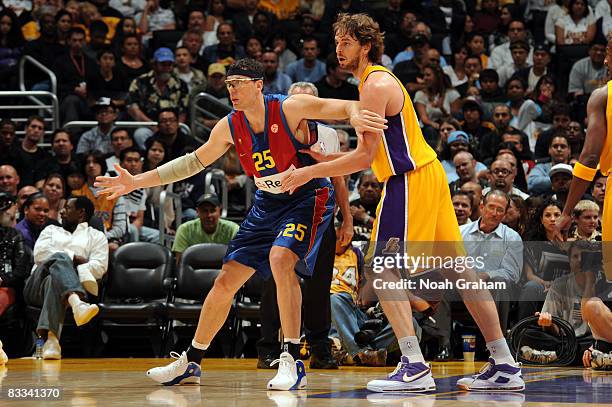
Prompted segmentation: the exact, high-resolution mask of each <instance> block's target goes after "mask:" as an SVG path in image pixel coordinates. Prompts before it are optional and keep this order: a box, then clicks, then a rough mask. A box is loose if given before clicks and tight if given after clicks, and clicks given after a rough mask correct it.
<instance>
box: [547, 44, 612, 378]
mask: <svg viewBox="0 0 612 407" xmlns="http://www.w3.org/2000/svg"><path fill="white" fill-rule="evenodd" d="M605 63H606V65H607V67H608V77H612V35H610V34H609V35H608V45H607V47H606V59H605ZM587 117H588V128H587V132H586V138H585V140H584V146H583V147H582V152H581V153H580V158H579V159H578V162H577V163H576V164H575V165H574V177H573V178H572V184H571V185H570V190H569V193H568V194H567V200H566V202H565V207H564V208H563V213H562V214H561V216H560V217H559V219H557V224H556V226H555V238H556V239H557V240H559V241H563V240H565V239H566V237H567V232H568V230H569V227H570V225H571V223H572V215H571V213H572V211H573V210H574V207H575V206H576V204H577V203H578V201H579V200H580V199H582V196H583V195H584V193H585V192H586V190H587V189H588V188H589V187H590V185H591V182H592V181H593V178H594V177H595V174H596V173H597V164H598V163H599V170H600V171H601V173H602V174H604V175H605V176H607V177H608V182H607V185H606V190H607V194H606V197H605V200H604V207H603V215H602V220H601V232H602V236H601V238H602V249H603V264H604V272H605V275H606V279H607V280H608V282H612V243H611V241H612V192H611V191H612V184H611V183H610V180H612V176H610V171H611V170H612V81H609V82H608V83H607V84H606V85H605V86H602V87H601V88H599V89H596V90H595V91H594V92H593V93H591V96H590V97H589V102H588V103H587ZM587 274H592V273H587ZM587 284H588V283H587ZM593 286H594V277H593V284H588V285H587V287H586V288H585V292H584V295H583V296H582V300H581V304H580V305H581V311H582V317H583V319H584V320H585V321H587V322H588V323H589V325H590V326H591V331H592V332H593V339H594V340H595V343H594V344H593V346H592V349H588V350H586V351H585V352H584V356H583V358H582V360H583V363H584V365H585V366H592V367H594V368H603V367H606V366H612V334H611V333H610V328H609V327H610V326H611V325H612V311H610V308H608V306H607V305H606V303H604V302H603V301H602V300H601V299H600V298H598V297H597V296H596V293H595V290H594V288H593Z"/></svg>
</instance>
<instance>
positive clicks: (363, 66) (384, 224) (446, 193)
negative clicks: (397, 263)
mask: <svg viewBox="0 0 612 407" xmlns="http://www.w3.org/2000/svg"><path fill="white" fill-rule="evenodd" d="M334 31H335V39H336V53H337V55H338V60H339V62H340V67H342V68H344V69H347V70H349V71H351V72H352V73H353V75H354V76H355V77H356V78H359V79H360V84H359V93H360V95H359V100H360V104H361V107H362V108H363V109H368V110H369V111H371V112H375V113H378V114H379V115H380V116H383V117H386V118H387V124H388V129H386V130H385V131H384V133H383V134H381V133H380V132H378V133H375V134H360V135H359V143H358V145H357V149H356V150H354V151H352V152H349V153H344V154H343V153H338V154H329V155H327V156H323V155H319V154H317V153H315V152H313V151H309V152H308V153H309V154H310V155H311V156H313V157H314V158H316V159H317V160H318V161H325V162H321V163H319V164H316V165H314V166H310V167H308V169H297V170H295V171H292V172H291V173H288V174H287V175H285V177H284V178H283V179H282V184H283V187H282V190H283V191H288V192H291V191H295V190H296V188H298V187H299V186H301V185H304V184H308V183H309V182H311V180H312V179H316V178H319V177H325V176H331V177H334V176H341V175H345V174H352V173H354V172H357V171H361V170H364V169H366V168H368V167H370V166H371V167H372V170H373V171H374V173H375V174H376V176H377V178H378V180H379V181H380V182H384V189H383V193H382V198H381V200H380V203H379V205H378V208H377V213H376V221H375V223H374V228H373V230H372V241H373V242H375V241H378V242H383V243H385V242H386V243H387V247H389V243H395V246H397V247H398V248H399V246H398V245H397V242H406V248H407V250H413V249H412V248H411V247H410V246H409V244H410V242H413V245H415V244H419V243H421V242H438V243H437V244H436V246H448V247H450V248H452V250H453V252H452V255H453V256H465V249H464V248H463V244H462V243H460V242H462V238H461V234H460V233H459V226H458V224H457V219H456V217H455V214H454V210H453V205H452V201H451V197H450V190H449V188H448V182H447V179H446V175H445V173H444V169H443V168H442V165H441V164H440V162H439V161H438V160H437V158H436V153H435V152H434V151H433V149H432V148H431V147H429V145H428V144H427V143H426V142H425V139H424V138H423V135H422V133H421V129H420V127H419V123H418V119H417V117H416V114H415V111H414V108H413V106H412V102H411V100H410V96H409V95H408V92H407V91H406V89H405V88H404V86H403V85H402V83H401V82H400V81H399V80H398V79H397V78H396V77H395V76H394V75H393V74H392V73H391V72H390V71H389V70H387V69H386V68H384V67H382V66H379V65H376V62H377V61H380V58H381V55H382V48H383V34H382V33H381V32H380V29H379V26H378V23H376V22H374V21H373V20H372V18H370V17H369V16H368V15H366V14H353V15H348V14H342V15H340V16H339V17H338V20H337V22H336V23H335V24H334ZM417 242H419V243H417ZM439 242H450V243H448V244H446V245H445V244H444V243H439ZM453 242H457V243H454V244H453ZM431 245H432V244H431V243H430V246H431ZM392 246H393V245H392ZM436 249H437V248H436ZM419 253H420V251H419ZM429 254H430V253H428V255H429ZM384 273H386V274H384V275H383V277H384V278H388V279H393V278H394V276H393V274H392V273H393V270H387V271H385V272H384ZM390 273H391V274H390ZM445 274H448V275H445V277H447V278H449V279H451V278H457V276H459V274H457V273H455V272H450V273H445ZM460 276H461V277H462V278H466V279H468V280H471V281H474V282H476V280H477V278H476V277H475V274H474V273H473V272H471V271H470V272H464V273H462V274H461V275H460ZM475 291H476V290H473V291H472V292H471V295H472V297H471V299H470V300H467V299H466V298H464V302H465V305H466V307H467V308H468V310H469V311H470V313H471V314H472V317H473V318H474V320H475V321H476V323H477V324H478V327H479V328H480V330H481V331H482V333H483V335H484V337H485V340H486V341H487V348H488V349H489V351H490V353H491V358H489V364H488V365H487V366H486V368H485V369H483V370H482V371H481V373H480V374H478V375H475V376H473V377H472V378H464V379H460V380H459V381H458V383H457V385H458V386H459V387H460V388H461V389H464V390H475V391H520V390H523V389H524V387H525V383H524V382H523V379H522V375H521V368H520V364H517V363H516V362H515V361H514V358H513V357H512V355H511V354H510V350H509V348H508V344H507V343H506V340H505V339H504V336H503V334H502V331H501V328H500V324H499V318H498V315H497V311H496V307H495V303H494V302H493V300H492V299H491V295H490V294H489V293H488V291H477V292H475ZM404 294H405V292H401V291H399V292H394V293H393V296H394V298H393V299H392V300H389V299H388V297H387V299H385V298H383V297H381V295H388V293H385V292H380V293H379V298H380V299H381V304H382V306H383V309H384V311H385V314H386V316H387V318H388V319H389V322H391V325H392V326H393V330H394V331H395V335H396V336H397V338H398V342H399V345H400V349H401V351H402V358H401V361H400V363H399V364H398V366H397V368H396V369H395V370H394V371H393V373H391V374H390V375H389V376H388V377H387V378H386V379H384V380H373V381H371V382H369V383H368V386H367V387H368V389H369V390H371V391H375V392H395V391H400V392H426V391H432V390H435V388H436V386H435V382H434V380H433V377H432V375H431V369H430V366H429V365H428V364H427V363H425V360H424V358H423V355H422V353H421V350H420V348H419V343H418V340H417V337H416V336H415V331H414V326H413V324H412V309H411V307H410V302H409V301H408V297H407V296H405V298H404ZM462 294H466V293H465V292H462ZM400 295H401V298H399V299H397V298H398V297H399V296H400ZM474 298H476V299H474Z"/></svg>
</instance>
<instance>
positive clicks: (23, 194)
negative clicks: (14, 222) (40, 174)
mask: <svg viewBox="0 0 612 407" xmlns="http://www.w3.org/2000/svg"><path fill="white" fill-rule="evenodd" d="M37 192H40V190H39V189H38V188H36V187H35V186H32V185H26V186H25V187H23V188H21V189H20V190H19V192H17V211H18V213H17V218H18V219H23V206H24V204H25V201H26V199H28V197H29V196H30V195H32V194H35V193H37Z"/></svg>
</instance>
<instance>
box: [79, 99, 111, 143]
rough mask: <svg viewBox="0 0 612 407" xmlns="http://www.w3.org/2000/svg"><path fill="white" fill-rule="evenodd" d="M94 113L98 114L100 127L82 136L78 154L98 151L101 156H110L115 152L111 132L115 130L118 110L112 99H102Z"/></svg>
mask: <svg viewBox="0 0 612 407" xmlns="http://www.w3.org/2000/svg"><path fill="white" fill-rule="evenodd" d="M93 111H94V113H95V114H96V120H97V122H98V125H97V126H96V127H94V128H93V129H90V130H87V131H86V132H85V133H83V134H82V135H81V138H80V139H79V144H78V145H77V150H76V153H77V154H84V153H89V152H92V151H97V152H99V153H101V154H110V153H112V152H113V148H112V146H111V132H112V131H113V129H114V128H115V120H117V108H116V106H115V103H114V102H113V100H111V98H108V97H102V98H100V99H98V100H97V101H96V104H95V105H94V106H93Z"/></svg>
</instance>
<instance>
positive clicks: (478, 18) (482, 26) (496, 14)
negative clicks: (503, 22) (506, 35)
mask: <svg viewBox="0 0 612 407" xmlns="http://www.w3.org/2000/svg"><path fill="white" fill-rule="evenodd" d="M499 24H500V11H499V1H498V0H484V1H483V2H482V3H481V5H480V11H477V12H476V13H475V14H474V29H475V30H476V31H479V32H483V33H485V34H492V33H493V32H494V31H496V30H497V27H498V26H499Z"/></svg>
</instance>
